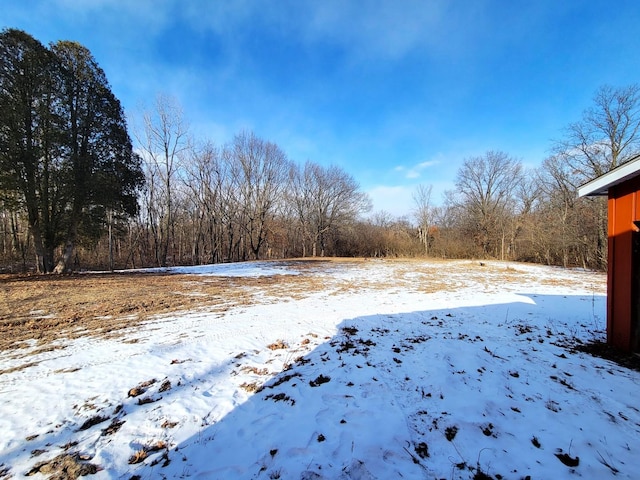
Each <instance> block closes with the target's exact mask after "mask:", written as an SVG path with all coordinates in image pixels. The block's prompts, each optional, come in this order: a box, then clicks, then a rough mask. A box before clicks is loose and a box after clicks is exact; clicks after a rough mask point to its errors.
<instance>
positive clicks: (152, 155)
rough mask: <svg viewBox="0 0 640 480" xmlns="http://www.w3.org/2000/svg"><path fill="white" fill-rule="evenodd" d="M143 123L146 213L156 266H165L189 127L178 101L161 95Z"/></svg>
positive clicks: (139, 141)
mask: <svg viewBox="0 0 640 480" xmlns="http://www.w3.org/2000/svg"><path fill="white" fill-rule="evenodd" d="M142 121H143V127H142V129H143V130H142V133H139V134H138V135H137V139H138V143H139V144H140V148H141V149H142V151H143V152H144V155H143V156H144V161H145V165H146V176H147V192H146V198H145V206H146V213H147V216H148V222H149V226H150V228H151V232H152V235H153V241H154V252H155V258H156V263H157V265H158V266H165V265H167V257H168V254H169V246H170V245H171V243H172V242H173V241H174V238H175V235H174V230H175V225H174V217H175V205H174V195H175V192H174V190H175V188H174V182H175V181H176V176H177V175H178V172H179V169H180V157H181V155H182V154H184V153H185V152H186V151H187V149H188V148H189V146H190V142H189V138H188V128H187V125H186V122H185V121H184V119H183V114H182V108H181V107H180V105H179V104H178V102H177V100H176V99H174V98H171V97H168V96H166V95H158V97H157V98H156V103H155V109H154V110H153V111H146V112H144V114H143V119H142Z"/></svg>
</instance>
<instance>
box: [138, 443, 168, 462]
mask: <svg viewBox="0 0 640 480" xmlns="http://www.w3.org/2000/svg"><path fill="white" fill-rule="evenodd" d="M168 448H169V446H168V445H167V443H166V442H163V441H162V440H160V441H157V442H156V443H152V444H151V445H145V446H144V447H142V448H141V449H140V450H138V451H137V452H135V453H134V454H133V455H131V457H129V465H134V464H136V463H140V462H143V461H144V460H145V459H146V458H147V457H148V456H149V454H150V453H153V452H159V451H160V450H167V449H168Z"/></svg>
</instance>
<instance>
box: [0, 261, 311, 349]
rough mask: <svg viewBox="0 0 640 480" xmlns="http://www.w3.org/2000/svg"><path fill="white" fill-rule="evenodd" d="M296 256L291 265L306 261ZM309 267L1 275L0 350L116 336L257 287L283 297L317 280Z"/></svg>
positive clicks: (244, 295)
mask: <svg viewBox="0 0 640 480" xmlns="http://www.w3.org/2000/svg"><path fill="white" fill-rule="evenodd" d="M314 265H315V263H314V262H308V261H306V262H300V264H299V265H296V269H298V270H300V269H303V270H304V269H310V268H312V267H313V266H314ZM320 282H321V280H319V279H317V278H314V277H313V276H311V275H304V274H303V275H275V276H271V277H259V278H246V277H240V278H238V277H213V276H195V275H179V274H158V273H103V274H91V273H88V274H72V275H64V276H60V275H9V274H4V275H0V351H2V350H9V349H14V348H20V347H25V346H27V345H26V344H25V342H32V341H35V345H33V346H35V347H37V348H41V349H50V348H54V347H52V346H50V345H49V346H47V343H49V342H51V341H52V340H55V339H57V338H59V337H60V336H64V337H66V338H77V337H81V336H87V335H92V336H102V337H104V336H117V335H121V334H122V333H123V331H124V330H125V329H128V328H131V327H134V326H136V325H137V324H139V323H140V322H144V321H146V320H148V319H150V318H151V317H152V316H155V315H161V314H168V313H172V312H177V311H187V310H189V311H193V310H197V309H199V308H207V309H208V310H209V311H216V310H219V311H224V310H226V309H228V308H230V307H232V306H237V305H242V304H247V303H250V302H255V301H256V298H257V295H258V294H260V293H261V292H264V293H269V294H274V293H277V294H280V295H282V298H283V299H284V300H286V298H295V297H296V296H300V295H308V294H310V293H311V292H313V291H314V290H315V289H316V288H320V287H321V283H320Z"/></svg>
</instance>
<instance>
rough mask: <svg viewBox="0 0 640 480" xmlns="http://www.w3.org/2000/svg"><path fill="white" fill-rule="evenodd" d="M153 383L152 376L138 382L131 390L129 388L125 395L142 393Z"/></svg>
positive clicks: (131, 395)
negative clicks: (149, 378)
mask: <svg viewBox="0 0 640 480" xmlns="http://www.w3.org/2000/svg"><path fill="white" fill-rule="evenodd" d="M154 383H156V379H155V378H152V379H151V380H147V381H146V382H142V383H139V384H138V385H137V386H135V387H133V388H132V389H131V390H129V392H128V393H127V396H128V397H137V396H139V395H142V394H143V393H144V392H146V391H147V389H148V388H149V387H150V386H151V385H153V384H154Z"/></svg>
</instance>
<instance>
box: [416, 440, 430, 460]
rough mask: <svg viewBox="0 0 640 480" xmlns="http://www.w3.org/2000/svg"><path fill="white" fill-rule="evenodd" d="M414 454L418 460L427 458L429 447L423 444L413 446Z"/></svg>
mask: <svg viewBox="0 0 640 480" xmlns="http://www.w3.org/2000/svg"><path fill="white" fill-rule="evenodd" d="M415 450H416V453H417V454H418V456H419V457H420V458H423V459H424V458H428V457H429V446H428V445H427V444H426V443H425V442H420V443H419V444H417V445H416V446H415Z"/></svg>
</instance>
